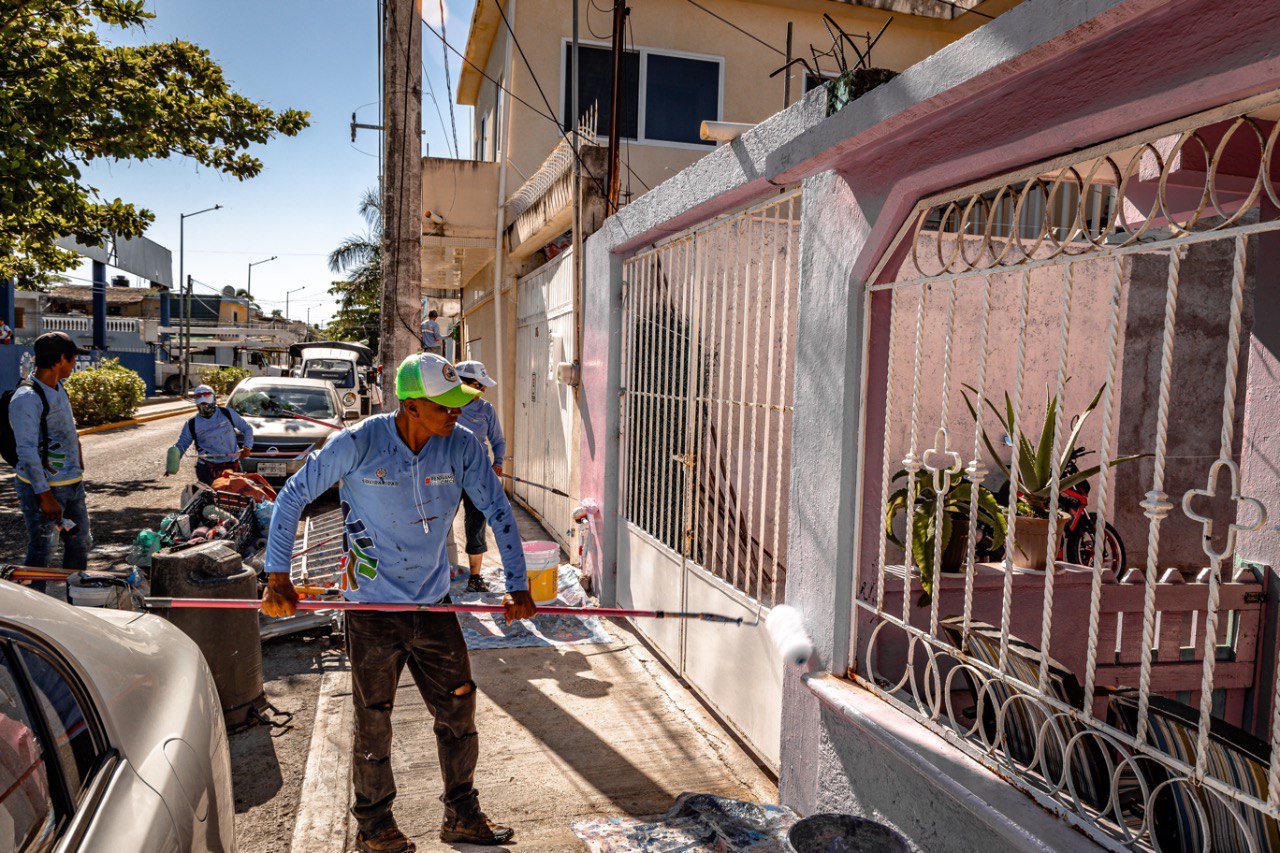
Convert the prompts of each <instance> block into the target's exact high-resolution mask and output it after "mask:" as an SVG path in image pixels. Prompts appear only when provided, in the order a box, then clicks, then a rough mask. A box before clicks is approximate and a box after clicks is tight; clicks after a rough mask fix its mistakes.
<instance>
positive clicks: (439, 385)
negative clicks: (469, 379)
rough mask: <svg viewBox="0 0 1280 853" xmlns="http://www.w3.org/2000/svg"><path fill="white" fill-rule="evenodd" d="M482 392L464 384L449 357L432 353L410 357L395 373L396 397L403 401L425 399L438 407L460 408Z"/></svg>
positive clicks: (401, 363)
mask: <svg viewBox="0 0 1280 853" xmlns="http://www.w3.org/2000/svg"><path fill="white" fill-rule="evenodd" d="M479 393H480V392H479V391H478V390H476V389H475V388H471V387H469V386H467V385H463V384H462V380H460V379H459V378H458V373H457V371H455V370H454V369H453V365H452V364H450V363H449V360H448V359H447V358H445V357H444V356H442V355H436V354H435V353H433V352H424V353H419V354H417V355H411V356H409V357H408V358H406V359H405V360H404V361H402V362H400V368H399V369H398V370H396V396H397V397H399V398H400V399H401V400H415V399H422V398H424V397H425V398H426V399H428V400H430V401H431V402H433V403H436V404H438V405H441V406H445V407H447V408H450V409H461V408H462V407H463V406H465V405H467V403H470V402H471V401H472V400H474V399H475V398H476V396H477V395H478V394H479Z"/></svg>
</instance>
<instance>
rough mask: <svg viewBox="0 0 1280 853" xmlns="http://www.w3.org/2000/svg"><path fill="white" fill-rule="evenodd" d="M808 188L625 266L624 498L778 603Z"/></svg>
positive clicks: (743, 586)
mask: <svg viewBox="0 0 1280 853" xmlns="http://www.w3.org/2000/svg"><path fill="white" fill-rule="evenodd" d="M799 214H800V196H799V193H798V192H791V193H788V194H786V195H783V196H781V197H779V198H775V199H772V200H770V201H769V202H768V203H765V204H762V205H759V206H756V207H753V208H751V209H749V210H746V211H743V212H740V213H737V214H734V215H732V216H729V217H726V218H725V219H722V220H719V221H717V222H714V223H711V224H709V225H707V226H704V227H701V228H697V229H692V230H690V231H687V232H684V233H682V234H679V235H676V236H675V237H672V238H670V239H668V240H666V241H664V242H663V243H661V244H658V245H656V246H654V247H651V248H649V249H646V250H644V251H642V252H640V253H638V254H636V255H635V256H633V257H631V258H629V259H628V260H627V261H626V262H625V264H624V270H623V277H624V281H625V283H626V284H625V303H626V312H625V319H624V321H623V329H624V331H623V334H624V344H623V351H624V353H625V358H626V361H625V363H624V367H623V377H624V379H623V384H624V387H625V393H624V406H623V412H624V414H623V418H624V421H623V423H624V427H623V437H624V441H623V444H624V450H623V453H624V456H623V487H622V488H623V506H624V512H625V513H626V515H627V518H628V519H629V520H630V521H631V523H632V524H634V525H635V526H636V527H638V528H639V529H640V530H642V531H644V532H645V533H646V534H648V535H649V536H651V537H652V538H653V539H654V540H656V541H657V542H659V543H661V544H662V545H664V546H666V547H667V548H669V549H671V550H672V551H674V552H676V553H677V554H679V555H680V556H681V557H682V558H684V559H685V560H686V561H688V563H690V564H692V565H693V566H695V567H699V568H700V569H702V570H705V571H708V572H710V573H711V574H712V575H714V576H716V577H718V578H720V579H722V580H724V581H725V582H727V583H729V584H731V585H732V586H733V587H735V588H736V589H738V590H740V591H741V592H743V593H745V594H747V595H748V596H750V597H751V598H753V599H755V600H757V601H759V602H762V603H763V604H765V605H767V606H772V605H773V604H775V603H777V602H780V601H782V599H783V597H784V590H785V585H786V529H785V528H786V521H787V500H788V489H787V483H788V479H789V478H788V475H787V467H786V466H787V462H788V460H789V459H790V444H791V413H792V400H791V395H792V374H793V368H794V358H795V328H796V322H795V307H794V303H795V293H796V289H797V287H798V278H797V275H796V270H797V255H798V251H797V250H798V245H799Z"/></svg>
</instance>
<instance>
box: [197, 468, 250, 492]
mask: <svg viewBox="0 0 1280 853" xmlns="http://www.w3.org/2000/svg"><path fill="white" fill-rule="evenodd" d="M239 470H240V463H239V462H197V463H196V480H198V481H199V482H201V483H204V484H205V485H206V486H208V487H209V488H213V481H214V480H216V479H218V478H219V477H221V476H222V475H223V474H225V473H226V472H228V471H239Z"/></svg>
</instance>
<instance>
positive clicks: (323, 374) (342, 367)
mask: <svg viewBox="0 0 1280 853" xmlns="http://www.w3.org/2000/svg"><path fill="white" fill-rule="evenodd" d="M302 375H303V377H305V378H307V379H328V380H329V381H330V382H332V383H333V384H334V385H337V386H338V387H339V388H350V387H352V386H353V385H355V384H356V380H355V372H354V371H353V370H352V369H351V362H349V361H342V360H341V359H336V358H317V359H314V360H312V361H308V362H307V363H306V365H305V366H304V367H303V368H302Z"/></svg>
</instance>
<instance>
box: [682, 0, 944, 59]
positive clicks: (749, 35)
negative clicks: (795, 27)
mask: <svg viewBox="0 0 1280 853" xmlns="http://www.w3.org/2000/svg"><path fill="white" fill-rule="evenodd" d="M688 2H690V3H692V4H693V5H694V6H697V7H698V8H699V9H701V10H702V11H704V12H706V13H707V14H708V15H710V16H711V17H713V18H715V19H716V20H718V21H720V22H722V23H724V24H726V25H728V26H730V27H732V28H733V29H735V30H737V31H738V32H740V33H742V34H743V35H744V36H746V37H747V38H749V39H751V40H752V41H755V42H758V43H760V44H762V45H764V46H765V47H767V48H769V50H772V51H773V52H774V53H776V54H778V55H779V56H782V57H785V56H786V55H787V52H786V51H785V50H778V49H777V48H776V47H774V46H773V45H771V44H769V43H768V42H767V41H765V40H764V39H762V38H760V37H759V36H757V35H754V34H752V33H749V32H747V31H746V30H744V29H743V28H742V27H740V26H738V25H737V24H735V23H734V22H733V21H731V20H729V19H728V18H725V17H722V16H721V15H717V14H716V13H715V12H712V11H711V10H710V9H708V8H707V7H706V6H703V5H702V4H701V3H699V2H697V0H688ZM935 2H944V0H935Z"/></svg>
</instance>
